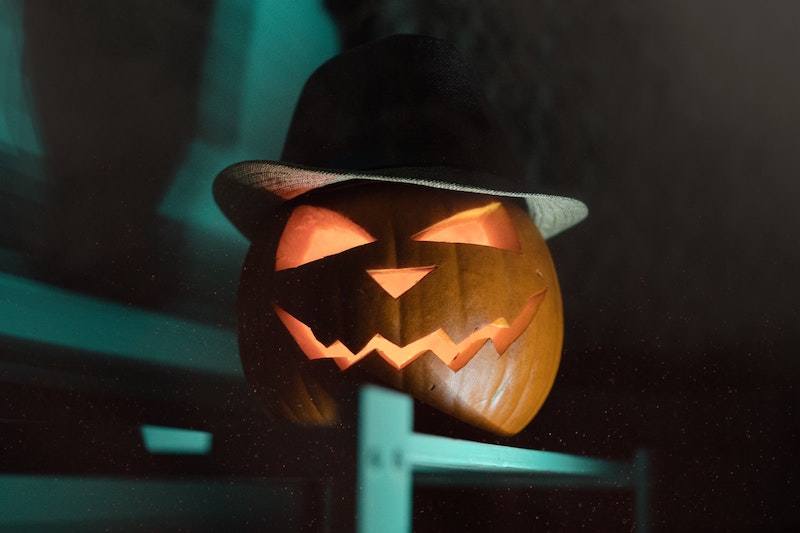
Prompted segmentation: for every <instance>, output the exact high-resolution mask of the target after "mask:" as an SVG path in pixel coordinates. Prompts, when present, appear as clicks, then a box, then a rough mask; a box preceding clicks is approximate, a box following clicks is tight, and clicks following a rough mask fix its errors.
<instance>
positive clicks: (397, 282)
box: [367, 266, 436, 299]
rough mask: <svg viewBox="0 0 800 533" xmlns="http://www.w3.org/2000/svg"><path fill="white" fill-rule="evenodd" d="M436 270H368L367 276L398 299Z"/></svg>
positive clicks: (412, 268) (418, 268) (422, 268)
mask: <svg viewBox="0 0 800 533" xmlns="http://www.w3.org/2000/svg"><path fill="white" fill-rule="evenodd" d="M434 270H436V266H426V267H411V268H378V269H373V270H367V274H369V275H370V277H372V279H374V280H375V282H376V283H377V284H378V285H380V286H381V288H382V289H383V290H385V291H386V292H388V293H389V294H391V296H392V298H395V299H397V298H399V297H400V296H401V295H402V294H403V293H404V292H406V291H407V290H409V289H410V288H411V287H413V286H414V285H416V284H417V283H419V281H420V280H421V279H422V278H424V277H425V276H427V275H428V274H430V273H431V272H433V271H434Z"/></svg>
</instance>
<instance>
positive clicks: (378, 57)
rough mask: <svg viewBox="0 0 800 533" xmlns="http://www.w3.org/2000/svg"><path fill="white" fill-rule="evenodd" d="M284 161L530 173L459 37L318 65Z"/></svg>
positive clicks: (403, 43) (397, 42) (392, 41)
mask: <svg viewBox="0 0 800 533" xmlns="http://www.w3.org/2000/svg"><path fill="white" fill-rule="evenodd" d="M281 160H282V161H285V162H287V163H293V164H296V165H303V166H310V167H318V168H330V169H347V170H369V169H377V168H391V167H408V166H415V167H420V166H444V167H452V168H459V169H463V170H468V171H473V172H478V173H481V174H492V175H495V176H498V177H499V176H502V177H503V178H506V179H509V178H510V179H521V172H520V168H519V165H518V164H517V162H516V159H515V158H514V157H513V155H512V151H511V149H510V144H509V143H508V142H507V139H506V137H505V135H504V134H503V132H502V130H501V128H500V126H499V124H498V123H497V121H496V120H495V119H494V117H493V114H492V113H491V111H490V109H489V104H488V102H487V100H486V98H485V96H484V94H483V92H482V90H481V86H480V83H479V80H478V77H477V75H476V74H475V72H474V71H473V70H472V69H471V67H470V66H469V65H468V64H467V63H466V62H465V61H464V59H463V58H462V56H461V55H460V54H459V53H458V51H457V50H456V49H455V48H453V47H452V46H451V45H450V44H448V43H446V42H444V41H440V40H438V39H433V38H430V37H422V36H415V35H395V36H392V37H388V38H385V39H382V40H380V41H377V42H374V43H369V44H367V45H362V46H359V47H356V48H353V49H350V50H348V51H345V52H344V53H342V54H340V55H338V56H336V57H334V58H332V59H330V60H329V61H327V62H326V63H325V64H323V65H322V66H321V67H320V68H318V69H317V70H316V71H315V72H314V73H313V74H312V75H311V77H310V78H309V79H308V81H307V82H306V84H305V86H304V88H303V91H302V93H301V95H300V99H299V101H298V104H297V107H296V109H295V113H294V116H293V119H292V123H291V126H290V129H289V133H288V135H287V139H286V144H285V147H284V150H283V153H282V156H281ZM483 185H490V184H483Z"/></svg>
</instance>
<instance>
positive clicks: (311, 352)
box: [239, 182, 563, 435]
mask: <svg viewBox="0 0 800 533" xmlns="http://www.w3.org/2000/svg"><path fill="white" fill-rule="evenodd" d="M517 202H518V200H516V199H512V198H504V197H496V196H491V195H486V194H478V193H474V192H463V191H452V190H446V189H436V188H430V187H423V186H419V185H411V184H402V183H383V182H352V183H350V184H347V185H341V184H340V185H332V186H328V187H323V188H321V189H317V190H314V191H311V192H308V193H306V194H303V195H301V196H299V197H297V198H295V199H294V200H291V201H288V202H286V203H285V204H283V205H282V206H281V207H280V208H279V209H278V210H277V211H276V212H275V213H274V215H273V216H274V217H275V220H274V222H275V224H274V227H273V229H267V230H265V231H262V232H261V234H260V235H258V236H257V237H255V238H254V239H253V245H252V247H251V250H250V252H249V254H248V256H247V259H246V261H245V265H244V268H243V273H242V278H241V284H240V294H239V323H240V342H241V357H242V361H243V363H244V367H245V371H246V373H247V375H248V377H249V378H250V381H251V383H252V384H253V386H254V388H255V389H256V391H257V392H258V393H259V394H260V395H261V397H262V398H263V399H265V400H266V402H267V404H268V405H270V406H271V407H272V408H273V410H275V411H278V412H280V413H281V414H283V415H284V416H286V417H288V418H290V419H292V420H295V421H297V422H301V423H306V424H330V423H333V422H335V421H336V420H337V418H338V416H339V405H338V403H339V400H338V398H337V397H338V393H337V388H338V387H340V386H341V385H342V383H347V376H350V375H351V373H352V375H358V376H359V378H358V379H357V380H355V382H356V383H357V382H359V381H360V380H361V379H363V378H362V377H361V376H364V375H369V376H370V379H372V380H374V381H377V382H380V383H384V384H387V385H390V386H393V387H396V388H397V389H400V390H403V391H405V392H407V393H409V394H410V395H411V396H413V397H414V398H416V399H418V400H420V401H422V402H425V403H428V404H430V405H432V406H434V407H435V408H437V409H439V410H441V411H443V412H445V413H448V414H450V415H452V416H454V417H456V418H459V419H461V420H463V421H465V422H468V423H470V424H473V425H475V426H478V427H480V428H483V429H486V430H488V431H491V432H494V433H497V434H501V435H511V434H515V433H517V432H519V431H520V430H521V429H522V428H524V427H525V426H526V425H527V424H528V422H529V421H530V420H531V419H532V418H533V416H534V415H535V414H536V412H537V411H538V410H539V408H540V407H541V405H542V403H543V402H544V400H545V398H546V396H547V394H548V393H549V391H550V388H551V386H552V384H553V381H554V379H555V375H556V370H557V368H558V363H559V359H560V352H561V343H562V335H563V324H562V309H561V294H560V289H559V285H558V280H557V277H556V271H555V268H554V266H553V262H552V260H551V257H550V254H549V252H548V249H547V245H546V244H545V241H544V239H543V238H542V236H541V234H540V233H539V230H538V229H537V227H536V225H535V224H534V222H533V220H532V219H531V217H530V215H529V214H528V212H527V211H526V210H525V208H524V206H523V205H522V204H521V203H517ZM329 359H330V360H329ZM356 372H358V374H356ZM350 385H352V383H349V384H348V386H350Z"/></svg>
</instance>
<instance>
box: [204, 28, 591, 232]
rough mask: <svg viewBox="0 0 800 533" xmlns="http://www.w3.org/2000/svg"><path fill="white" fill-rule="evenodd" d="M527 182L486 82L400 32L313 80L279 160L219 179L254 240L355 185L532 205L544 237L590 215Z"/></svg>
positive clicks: (218, 188) (428, 41)
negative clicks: (269, 217)
mask: <svg viewBox="0 0 800 533" xmlns="http://www.w3.org/2000/svg"><path fill="white" fill-rule="evenodd" d="M520 177H521V169H520V168H519V166H518V164H517V163H516V158H515V157H514V155H513V154H512V151H511V149H510V147H509V143H508V142H507V139H506V137H505V136H504V134H503V132H502V131H501V128H500V126H499V125H498V124H497V122H496V120H495V119H494V117H493V115H492V113H491V111H490V109H489V105H488V103H487V101H486V98H485V96H484V95H483V92H482V90H481V88H480V83H479V81H478V79H477V76H476V75H475V74H474V72H473V71H472V69H471V68H470V67H469V65H467V63H466V62H465V61H464V59H463V58H462V56H461V55H460V54H459V53H458V52H457V51H456V50H455V48H453V47H452V46H451V45H449V44H448V43H446V42H444V41H441V40H438V39H433V38H430V37H422V36H416V35H395V36H392V37H387V38H385V39H381V40H379V41H375V42H373V43H368V44H365V45H362V46H359V47H356V48H353V49H351V50H348V51H345V52H344V53H342V54H340V55H338V56H336V57H334V58H332V59H330V60H329V61H328V62H326V63H325V64H323V65H322V66H321V67H320V68H319V69H317V70H316V71H315V72H314V73H313V74H312V75H311V77H310V78H309V80H308V81H307V82H306V84H305V86H304V88H303V91H302V93H301V95H300V99H299V101H298V103H297V107H296V109H295V113H294V116H293V118H292V123H291V125H290V128H289V133H288V135H287V139H286V144H285V146H284V149H283V153H282V154H281V160H280V161H243V162H240V163H236V164H234V165H231V166H230V167H228V168H226V169H225V170H223V171H222V172H221V173H220V174H219V175H218V176H217V178H216V180H215V182H214V197H215V199H216V201H217V204H218V205H219V206H220V209H221V210H222V211H223V213H225V215H226V216H227V217H228V219H229V220H230V221H231V222H232V223H233V224H234V225H235V226H236V227H237V228H239V230H240V231H241V232H242V233H243V234H244V235H245V236H246V237H248V238H250V239H251V240H252V239H253V238H254V236H255V235H256V233H257V232H258V229H259V227H260V225H261V223H262V221H263V220H264V219H265V218H266V217H265V214H266V213H269V212H271V211H272V210H273V209H274V208H275V207H276V206H277V205H279V204H280V203H282V202H284V201H286V200H288V199H291V198H294V197H295V196H298V195H300V194H303V193H304V192H307V191H309V190H312V189H316V188H319V187H324V186H326V185H330V184H334V183H339V182H345V181H351V180H378V181H394V182H401V183H412V184H417V185H423V186H428V187H435V188H442V189H452V190H457V191H468V192H478V193H483V194H492V195H497V196H506V197H519V198H522V199H524V200H525V202H526V204H527V207H528V210H529V212H530V214H531V217H532V218H533V220H534V222H535V223H536V225H537V227H538V228H539V231H540V232H541V233H542V235H543V237H544V238H549V237H552V236H553V235H555V234H557V233H559V232H561V231H563V230H565V229H567V228H569V227H570V226H572V225H574V224H576V223H578V222H580V221H581V220H582V219H583V218H584V217H585V216H586V215H587V208H586V206H585V205H584V204H583V203H581V202H580V201H578V200H574V199H571V198H565V197H561V196H552V195H546V194H537V193H532V192H523V191H520V190H515V188H514V187H513V186H511V185H509V184H510V183H513V182H514V181H515V180H518V179H519V178H520Z"/></svg>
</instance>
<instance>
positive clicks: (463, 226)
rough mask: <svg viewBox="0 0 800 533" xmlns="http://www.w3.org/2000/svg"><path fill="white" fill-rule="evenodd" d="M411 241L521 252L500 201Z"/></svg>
mask: <svg viewBox="0 0 800 533" xmlns="http://www.w3.org/2000/svg"><path fill="white" fill-rule="evenodd" d="M411 238H412V239H413V240H415V241H430V242H450V243H460V244H478V245H481V246H491V247H492V248H499V249H501V250H511V251H514V252H521V251H522V247H521V246H520V243H519V237H518V236H517V230H516V229H515V228H514V223H513V221H512V220H511V217H510V216H509V215H508V213H506V210H505V209H504V208H503V206H502V204H500V202H493V203H491V204H489V205H486V206H484V207H477V208H475V209H468V210H467V211H462V212H461V213H457V214H455V215H453V216H451V217H449V218H446V219H444V220H442V221H440V222H437V223H436V224H434V225H433V226H430V227H429V228H427V229H424V230H422V231H420V232H419V233H417V234H416V235H414V236H413V237H411Z"/></svg>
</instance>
